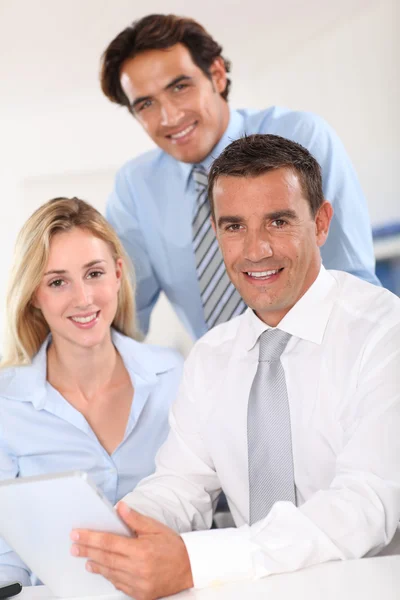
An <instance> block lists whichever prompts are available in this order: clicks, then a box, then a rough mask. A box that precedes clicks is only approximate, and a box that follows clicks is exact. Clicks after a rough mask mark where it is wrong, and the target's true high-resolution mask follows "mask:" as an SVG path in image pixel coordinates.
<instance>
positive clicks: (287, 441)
mask: <svg viewBox="0 0 400 600" xmlns="http://www.w3.org/2000/svg"><path fill="white" fill-rule="evenodd" d="M290 337H291V336H290V334H289V333H286V332H284V331H281V330H280V329H268V330H267V331H264V333H263V334H262V335H261V337H260V354H259V359H258V360H259V362H258V367H257V372H256V375H255V377H254V380H253V384H252V386H251V390H250V397H249V405H248V413H247V444H248V460H249V493H250V525H252V524H253V523H256V522H257V521H259V520H260V519H263V518H264V517H266V516H267V514H268V513H269V511H270V510H271V508H272V506H273V504H274V503H275V502H277V501H278V500H288V501H290V502H293V503H294V504H296V491H295V485H294V473H293V453H292V434H291V428H290V412H289V401H288V396H287V389H286V381H285V373H284V370H283V367H282V364H281V354H282V352H283V351H284V349H285V347H286V345H287V343H288V341H289V339H290Z"/></svg>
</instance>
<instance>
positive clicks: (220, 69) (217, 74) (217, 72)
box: [210, 56, 227, 94]
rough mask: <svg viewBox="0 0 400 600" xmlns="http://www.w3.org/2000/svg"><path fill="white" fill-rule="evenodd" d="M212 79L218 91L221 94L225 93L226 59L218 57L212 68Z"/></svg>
mask: <svg viewBox="0 0 400 600" xmlns="http://www.w3.org/2000/svg"><path fill="white" fill-rule="evenodd" d="M210 74H211V79H212V82H213V84H214V87H215V89H216V91H217V92H218V93H219V94H222V92H224V91H225V88H226V84H227V75H226V68H225V63H224V59H223V58H222V56H217V58H216V59H215V60H214V62H213V63H212V65H211V67H210Z"/></svg>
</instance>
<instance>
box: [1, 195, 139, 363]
mask: <svg viewBox="0 0 400 600" xmlns="http://www.w3.org/2000/svg"><path fill="white" fill-rule="evenodd" d="M75 227H79V228H81V229H85V230H87V231H89V232H91V233H92V234H93V235H94V236H96V237H98V238H100V239H101V240H103V241H105V242H106V243H107V244H108V245H109V247H110V249H111V253H112V256H113V258H114V260H117V259H122V273H121V285H120V289H119V292H118V305H117V312H116V314H115V317H114V321H113V323H112V326H113V327H114V328H115V329H117V330H118V331H120V332H121V333H123V334H125V335H127V336H129V337H132V338H134V339H140V338H141V335H140V333H139V332H138V330H137V326H136V314H135V300H134V270H133V267H132V265H131V264H130V261H129V259H128V257H127V255H126V253H125V251H124V249H123V246H122V244H121V242H120V240H119V238H118V236H117V234H116V233H115V231H114V230H113V228H112V227H111V225H109V224H108V223H107V221H106V220H105V218H104V217H103V216H102V215H101V214H100V213H99V212H98V211H97V210H96V209H95V208H93V206H90V204H87V203H86V202H84V201H83V200H79V199H78V198H54V199H53V200H50V201H49V202H46V204H44V205H43V206H41V207H40V208H38V209H37V210H36V211H35V212H34V213H33V215H31V217H29V219H28V220H27V221H26V223H25V225H24V226H23V227H22V229H21V231H20V233H19V235H18V237H17V242H16V245H15V252H14V262H13V266H12V269H11V277H10V281H9V286H8V293H7V311H6V312H7V322H6V332H5V347H4V353H3V359H2V361H1V367H10V366H19V365H27V364H29V363H30V362H31V361H32V358H33V357H34V356H35V354H36V353H37V352H38V350H39V348H40V346H41V345H42V344H43V342H44V340H45V339H46V337H47V335H48V333H49V326H48V325H47V322H46V321H45V319H44V317H43V315H42V313H41V311H40V310H39V309H37V308H35V307H34V306H33V304H32V298H33V295H34V293H35V291H36V290H37V288H38V286H39V284H40V282H41V280H42V277H43V274H44V271H45V268H46V265H47V262H48V258H49V250H50V242H51V239H52V237H53V236H54V235H55V234H56V233H59V232H65V231H70V230H71V229H73V228H75Z"/></svg>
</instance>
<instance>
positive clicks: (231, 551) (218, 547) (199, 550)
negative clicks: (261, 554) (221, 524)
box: [181, 525, 256, 588]
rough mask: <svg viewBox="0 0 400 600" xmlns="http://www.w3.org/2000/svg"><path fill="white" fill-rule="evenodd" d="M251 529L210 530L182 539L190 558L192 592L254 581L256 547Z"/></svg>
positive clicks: (190, 534) (184, 535)
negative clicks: (247, 580) (237, 582)
mask: <svg viewBox="0 0 400 600" xmlns="http://www.w3.org/2000/svg"><path fill="white" fill-rule="evenodd" d="M249 531H250V528H249V527H248V526H247V525H245V526H243V527H241V528H240V530H239V529H234V528H232V529H213V530H211V531H194V532H190V533H183V534H182V535H181V537H182V539H183V541H184V543H185V546H186V550H187V552H188V555H189V560H190V566H191V569H192V577H193V583H194V587H195V588H203V587H208V586H216V585H220V584H223V583H227V582H229V581H240V580H244V579H252V578H253V577H254V569H253V561H252V555H253V553H254V550H255V549H256V547H255V545H254V544H253V543H252V542H251V541H250V540H249V539H248V538H249Z"/></svg>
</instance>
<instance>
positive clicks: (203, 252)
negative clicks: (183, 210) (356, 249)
mask: <svg viewBox="0 0 400 600" xmlns="http://www.w3.org/2000/svg"><path fill="white" fill-rule="evenodd" d="M192 173H193V179H194V182H195V188H196V214H195V216H194V219H193V248H194V252H195V257H196V271H197V278H198V281H199V286H200V296H201V301H202V304H203V308H204V320H205V322H206V323H207V326H208V328H209V329H211V327H214V325H218V323H224V322H225V321H229V319H231V318H232V317H236V316H237V315H240V314H242V312H243V311H244V310H245V309H246V305H245V303H244V302H243V300H242V299H241V297H240V296H239V293H238V292H237V291H236V289H235V287H234V285H233V284H232V283H231V281H230V279H229V277H228V274H227V272H226V270H225V265H224V261H223V259H222V255H221V252H220V250H219V247H218V242H217V240H216V238H215V234H214V232H213V230H212V227H211V222H210V205H209V202H208V198H207V173H206V172H205V170H204V169H203V168H202V167H193V172H192Z"/></svg>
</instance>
